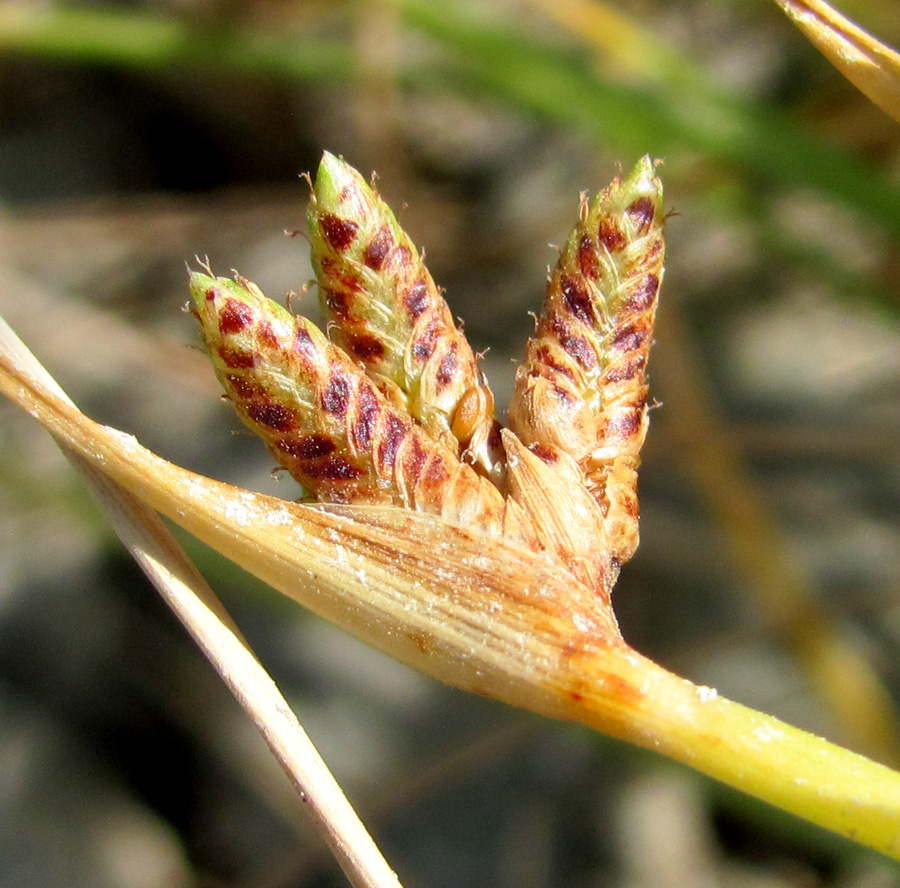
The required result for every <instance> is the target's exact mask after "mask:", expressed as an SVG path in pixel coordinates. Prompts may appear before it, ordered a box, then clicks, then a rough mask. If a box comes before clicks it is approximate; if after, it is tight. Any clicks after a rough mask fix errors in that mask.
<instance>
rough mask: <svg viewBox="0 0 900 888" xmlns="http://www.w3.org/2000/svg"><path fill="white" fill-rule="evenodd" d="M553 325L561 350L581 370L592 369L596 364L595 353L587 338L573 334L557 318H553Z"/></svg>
mask: <svg viewBox="0 0 900 888" xmlns="http://www.w3.org/2000/svg"><path fill="white" fill-rule="evenodd" d="M553 327H554V330H553V332H554V333H555V334H556V336H557V338H558V339H559V344H560V346H561V347H562V350H563V351H564V352H565V353H566V354H567V355H569V356H570V357H572V358H574V359H575V360H576V361H577V362H578V366H579V367H581V369H582V370H593V369H594V368H595V367H596V366H597V355H596V354H595V352H594V349H593V348H591V344H590V343H589V342H588V341H587V339H585V338H584V337H583V336H573V335H572V334H571V333H570V332H569V331H568V330H567V329H566V328H565V326H564V325H563V324H562V323H560V322H558V321H557V319H554V322H553Z"/></svg>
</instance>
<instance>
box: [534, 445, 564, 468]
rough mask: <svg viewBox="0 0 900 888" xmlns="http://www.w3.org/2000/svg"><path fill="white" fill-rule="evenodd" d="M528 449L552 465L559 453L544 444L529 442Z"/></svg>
mask: <svg viewBox="0 0 900 888" xmlns="http://www.w3.org/2000/svg"><path fill="white" fill-rule="evenodd" d="M528 449H529V450H530V451H531V452H532V453H533V454H534V455H535V456H536V457H538V458H539V459H542V460H543V461H544V462H545V463H547V465H549V466H552V465H553V464H554V463H556V461H557V459H558V458H559V454H558V453H557V452H556V451H555V450H554V449H553V448H552V447H548V446H547V445H546V444H529V445H528Z"/></svg>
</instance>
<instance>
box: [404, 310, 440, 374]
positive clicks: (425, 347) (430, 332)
mask: <svg viewBox="0 0 900 888" xmlns="http://www.w3.org/2000/svg"><path fill="white" fill-rule="evenodd" d="M440 332H441V331H440V327H439V326H438V321H437V318H432V319H431V320H430V321H429V323H428V326H427V327H426V328H425V330H424V331H423V332H422V333H420V334H419V336H418V337H417V338H416V341H415V342H414V343H413V346H412V349H411V351H412V356H413V358H414V359H415V360H416V361H417V362H418V363H420V364H424V363H425V361H427V360H428V359H429V358H430V357H431V356H432V355H433V354H434V350H435V348H436V346H437V340H438V337H439V336H440Z"/></svg>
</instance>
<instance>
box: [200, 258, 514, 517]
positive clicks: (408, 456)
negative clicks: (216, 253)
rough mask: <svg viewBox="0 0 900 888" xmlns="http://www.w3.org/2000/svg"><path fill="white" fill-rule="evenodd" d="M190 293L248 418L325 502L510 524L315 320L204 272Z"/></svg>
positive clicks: (488, 494)
mask: <svg viewBox="0 0 900 888" xmlns="http://www.w3.org/2000/svg"><path fill="white" fill-rule="evenodd" d="M190 287H191V296H192V297H193V299H194V304H195V312H196V315H197V317H198V319H199V321H200V329H201V333H202V336H203V339H204V341H205V343H206V347H207V350H208V352H209V355H210V358H211V359H212V362H213V366H214V368H215V371H216V376H217V377H218V379H219V381H220V383H221V384H222V386H223V387H224V389H225V391H226V392H227V394H228V397H229V399H230V400H231V401H232V403H233V404H234V406H235V409H236V410H237V412H238V415H239V416H240V418H241V419H242V420H243V422H244V423H245V424H246V425H247V426H248V427H249V428H251V429H252V430H253V431H254V432H256V433H257V434H258V435H259V436H260V437H261V438H262V439H263V441H264V442H265V444H266V446H267V447H268V448H269V451H270V452H271V453H272V455H273V456H274V457H275V459H276V460H278V462H279V463H280V464H281V465H282V466H284V467H285V468H286V469H287V470H288V471H289V472H290V473H291V474H292V475H293V476H294V477H295V478H296V479H297V480H298V481H299V482H300V483H301V484H302V485H303V486H304V487H305V488H306V489H307V490H308V491H309V492H310V493H312V494H313V495H314V496H315V497H316V498H317V499H318V500H319V501H321V502H331V503H368V504H375V503H379V504H390V505H396V506H401V507H405V508H411V509H414V510H417V511H423V512H429V513H432V514H437V515H441V516H442V517H444V518H445V519H447V520H449V521H453V522H454V523H463V524H465V523H468V522H469V521H475V522H481V521H484V522H486V525H487V526H488V527H491V526H492V525H493V523H494V522H495V520H498V519H499V516H500V514H501V513H502V511H503V501H502V497H501V496H500V493H499V491H498V490H497V489H496V488H495V487H493V486H492V485H491V484H490V483H489V482H487V481H486V480H485V479H483V478H480V477H479V476H478V475H476V473H475V472H474V471H473V470H472V468H471V467H470V466H468V465H466V464H465V463H463V462H461V461H460V460H459V458H458V457H457V455H456V454H455V453H454V452H453V451H451V450H449V449H448V448H447V447H445V446H444V445H443V444H440V443H439V442H436V441H434V440H433V439H432V438H430V437H429V435H427V434H426V433H425V432H424V431H423V430H422V429H421V428H419V427H418V426H417V425H416V424H415V423H414V422H413V421H412V419H410V417H409V416H407V415H405V414H404V413H403V412H402V411H400V410H398V409H396V408H395V407H394V406H392V405H391V404H389V403H388V402H387V400H386V399H385V398H384V396H383V395H382V394H381V392H379V390H378V388H377V387H376V385H375V384H374V383H373V382H372V380H370V379H369V378H368V377H367V376H366V375H365V373H363V372H362V371H361V370H360V369H359V368H358V367H357V366H356V364H354V363H353V361H351V360H350V359H349V358H348V357H347V356H346V355H345V354H344V353H343V352H342V351H341V350H340V349H339V348H337V347H336V346H335V345H333V344H332V343H331V342H329V341H328V340H327V339H326V338H325V336H324V335H323V334H322V332H321V331H320V330H319V329H318V328H317V327H316V326H315V324H313V323H312V322H311V321H309V320H307V319H306V318H303V317H299V316H295V315H292V314H290V313H289V312H288V311H287V310H286V309H284V308H283V307H282V306H280V305H278V304H277V303H275V302H273V301H272V300H271V299H268V298H267V297H266V296H264V295H263V293H262V292H261V291H260V289H259V288H258V287H257V286H256V285H255V284H253V283H251V282H250V281H247V280H245V279H243V278H238V279H237V280H230V279H228V278H213V277H210V276H209V275H206V274H201V273H200V272H194V273H193V274H192V275H191V281H190Z"/></svg>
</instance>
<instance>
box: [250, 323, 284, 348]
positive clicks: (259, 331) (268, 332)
mask: <svg viewBox="0 0 900 888" xmlns="http://www.w3.org/2000/svg"><path fill="white" fill-rule="evenodd" d="M256 339H257V342H258V343H259V345H261V346H263V347H265V348H270V349H273V350H274V349H277V348H279V347H280V346H281V342H280V341H279V339H278V336H277V335H276V333H275V330H274V328H273V327H272V325H271V324H270V323H269V322H268V321H263V322H262V323H261V324H259V326H257V328H256Z"/></svg>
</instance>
